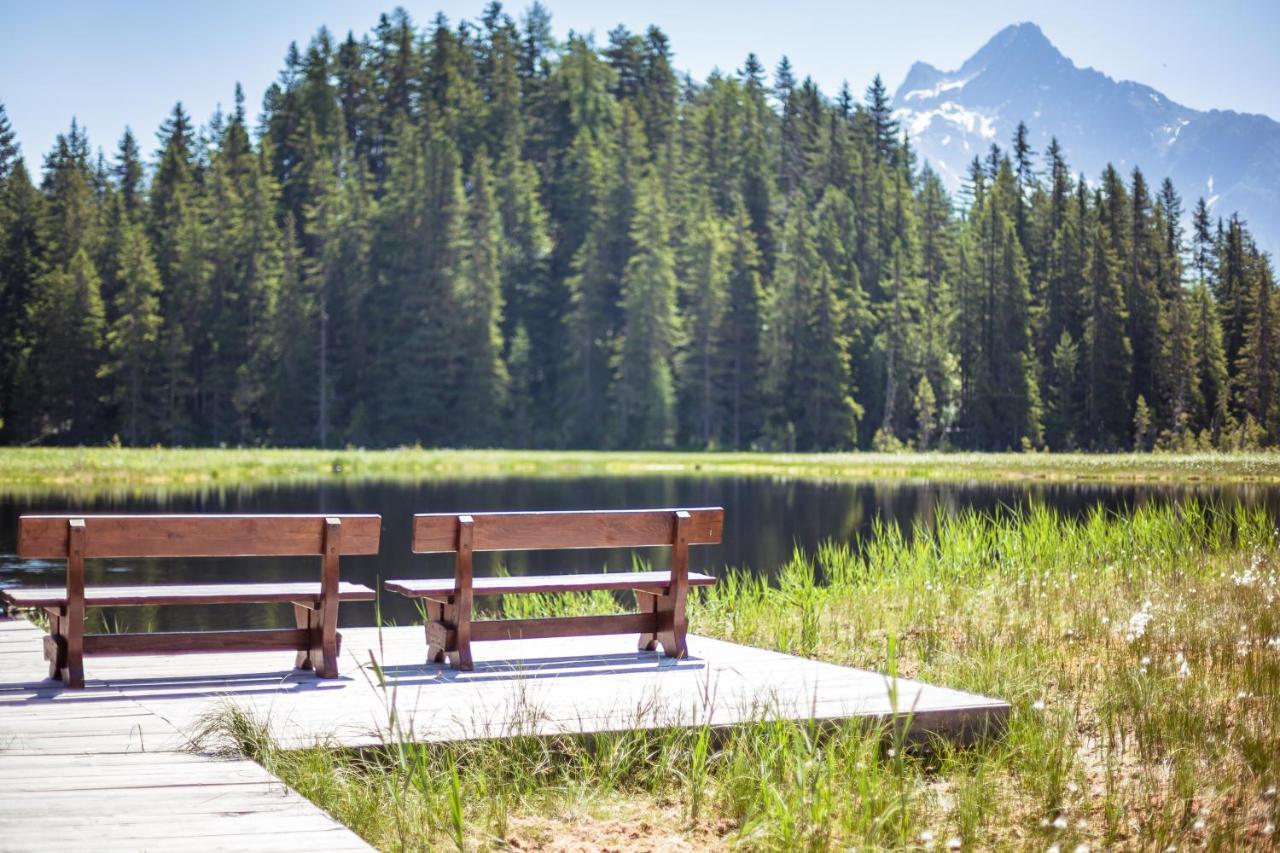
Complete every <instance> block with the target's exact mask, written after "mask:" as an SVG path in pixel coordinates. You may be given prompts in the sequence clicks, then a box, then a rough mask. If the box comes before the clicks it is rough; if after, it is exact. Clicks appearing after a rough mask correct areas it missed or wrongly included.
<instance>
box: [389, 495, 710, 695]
mask: <svg viewBox="0 0 1280 853" xmlns="http://www.w3.org/2000/svg"><path fill="white" fill-rule="evenodd" d="M723 528H724V510H723V509H720V508H719V507H707V508H701V509H648V510H619V511H604V512H490V513H471V514H457V513H432V514H423V515H415V516H414V518H413V552H414V553H415V554H440V553H452V554H454V575H453V577H452V578H443V579H439V580H397V581H388V582H387V589H389V590H392V591H393V592H398V593H400V594H401V595H405V596H408V597H410V598H421V599H424V600H425V602H426V615H427V624H426V632H427V659H428V660H429V661H431V662H434V663H442V662H444V661H445V660H447V661H448V662H449V664H450V665H451V666H453V667H455V668H457V669H462V670H470V669H471V668H472V660H471V643H472V642H475V641H481V640H509V639H533V638H535V637H566V636H585V635H596V634H629V633H632V632H635V633H638V634H639V635H640V648H641V649H643V650H646V651H654V650H655V649H656V648H657V647H658V646H659V645H661V646H662V650H663V653H664V654H666V655H667V656H668V657H675V658H682V657H685V656H686V655H687V654H688V649H687V647H686V645H685V631H686V627H687V621H686V618H685V599H686V597H687V595H688V590H689V587H690V586H708V585H710V584H713V583H715V578H713V577H711V576H709V575H704V574H698V573H690V572H689V546H690V545H714V544H716V543H718V542H719V541H720V536H721V532H722V530H723ZM664 545H665V546H668V547H670V548H671V569H670V570H669V571H656V572H616V573H608V574H589V575H546V576H538V577H486V578H473V577H472V572H471V567H472V554H473V552H475V551H530V550H546V549H571V548H641V547H651V546H664ZM597 589H603V590H625V589H630V590H632V591H633V592H634V593H635V597H636V602H637V604H638V605H639V612H637V613H628V614H622V615H611V616H573V617H561V618H553V619H489V620H481V621H472V612H473V601H474V598H475V596H477V595H513V594H519V593H528V592H543V593H548V592H583V591H589V590H597Z"/></svg>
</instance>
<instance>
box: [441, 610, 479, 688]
mask: <svg viewBox="0 0 1280 853" xmlns="http://www.w3.org/2000/svg"><path fill="white" fill-rule="evenodd" d="M463 606H465V605H462V604H459V603H458V601H457V599H456V598H455V597H453V596H450V598H449V603H448V604H446V605H444V621H445V622H448V623H449V624H451V625H453V626H454V627H453V638H454V639H453V643H452V646H453V648H445V649H444V657H445V660H447V661H448V662H449V666H451V667H453V668H454V669H458V670H462V671H463V672H471V670H473V669H475V664H474V663H472V661H471V637H470V636H463V631H462V630H461V628H462V622H461V618H462V617H463V616H464V614H463V612H462V608H463ZM465 618H466V619H467V622H468V624H469V623H470V618H471V614H470V613H467V614H465Z"/></svg>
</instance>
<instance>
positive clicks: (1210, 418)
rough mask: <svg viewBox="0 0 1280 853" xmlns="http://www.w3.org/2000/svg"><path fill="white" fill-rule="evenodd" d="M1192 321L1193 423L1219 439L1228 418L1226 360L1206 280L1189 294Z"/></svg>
mask: <svg viewBox="0 0 1280 853" xmlns="http://www.w3.org/2000/svg"><path fill="white" fill-rule="evenodd" d="M1189 297H1190V303H1191V321H1192V332H1191V341H1192V353H1193V360H1192V366H1193V372H1192V424H1193V425H1194V426H1195V427H1196V428H1198V429H1199V430H1201V431H1205V430H1207V431H1208V432H1209V433H1210V434H1211V435H1213V436H1217V435H1218V434H1219V432H1220V431H1221V430H1222V428H1223V427H1224V426H1226V422H1227V417H1228V402H1229V399H1228V398H1229V391H1228V388H1227V357H1226V351H1225V348H1224V347H1223V343H1222V324H1221V322H1220V321H1219V317H1218V308H1217V305H1215V304H1214V301H1213V295H1212V294H1211V293H1210V292H1209V287H1208V285H1206V284H1205V283H1204V281H1203V280H1201V281H1198V282H1197V283H1196V284H1195V285H1194V286H1192V288H1191V292H1190V294H1189Z"/></svg>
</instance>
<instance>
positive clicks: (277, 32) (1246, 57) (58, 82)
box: [0, 0, 1280, 163]
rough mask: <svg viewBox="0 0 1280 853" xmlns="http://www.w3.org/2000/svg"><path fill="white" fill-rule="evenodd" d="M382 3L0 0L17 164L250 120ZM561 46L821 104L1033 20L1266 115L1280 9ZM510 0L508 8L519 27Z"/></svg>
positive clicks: (643, 23) (1113, 1)
mask: <svg viewBox="0 0 1280 853" xmlns="http://www.w3.org/2000/svg"><path fill="white" fill-rule="evenodd" d="M485 2H486V0H467V2H456V0H429V2H408V1H407V0H406V2H403V3H401V5H403V6H404V7H405V8H406V9H407V10H408V11H409V13H410V14H411V15H412V17H413V18H414V20H415V21H416V22H418V23H419V24H420V25H424V24H426V23H428V22H430V21H431V19H432V18H433V17H434V16H435V14H436V13H437V12H444V14H445V15H447V16H448V17H449V19H450V21H451V22H453V23H457V21H458V20H460V19H463V18H466V19H471V20H475V19H478V18H479V16H480V14H481V12H482V10H483V8H484V5H485ZM393 5H394V0H381V1H379V0H341V2H339V0H266V2H263V1H262V0H219V2H208V0H201V2H196V0H132V2H123V0H96V2H87V0H38V2H37V0H25V2H23V1H22V0H0V103H3V104H4V105H5V109H6V110H7V112H8V114H9V120H10V122H11V123H12V124H13V126H14V129H15V131H16V132H17V135H18V140H19V142H20V143H21V145H22V149H23V154H24V155H25V156H26V157H27V160H28V162H32V163H35V162H39V161H41V160H42V159H43V156H44V154H45V153H46V152H47V151H48V150H49V149H50V147H51V146H52V144H53V142H54V139H55V137H56V135H57V134H58V133H60V132H63V131H65V130H66V128H67V127H68V126H69V125H70V122H71V119H72V117H75V118H76V119H77V120H78V121H79V123H80V124H81V125H82V126H84V127H86V128H87V129H88V131H89V138H90V143H91V144H92V146H93V147H94V148H103V149H104V150H106V151H107V152H108V153H112V152H114V150H115V148H116V144H117V142H118V140H119V138H120V135H121V133H122V132H123V130H124V128H125V127H126V126H129V127H131V128H132V129H133V130H134V132H135V134H136V135H137V136H138V137H139V139H140V141H141V143H142V146H143V150H144V152H147V153H148V154H150V153H151V152H153V151H154V149H155V147H156V144H155V132H156V130H157V128H158V127H159V126H160V123H161V121H163V119H164V117H165V115H167V114H168V112H169V111H170V110H171V109H172V107H173V104H174V103H175V102H177V101H182V102H183V104H184V105H185V106H186V107H187V110H188V112H189V113H191V114H192V115H193V116H194V117H195V118H196V120H197V121H199V122H201V123H203V122H204V121H207V120H208V118H209V116H211V115H212V114H213V112H214V110H215V109H216V108H217V107H218V106H219V104H221V105H222V106H223V107H229V106H230V104H231V101H232V96H233V91H234V87H235V84H236V83H237V82H240V83H242V84H243V85H244V88H245V93H246V98H247V101H248V104H249V107H250V111H251V113H253V114H256V113H257V111H258V108H259V106H260V104H261V101H262V94H263V92H265V91H266V88H267V86H269V85H270V83H271V82H272V81H273V80H274V79H275V78H276V76H277V75H278V74H279V71H280V69H281V67H282V66H283V57H284V55H285V50H286V49H287V47H288V45H289V42H290V41H295V40H296V41H298V42H299V43H300V44H305V42H306V41H307V40H308V39H309V38H310V37H311V36H312V35H313V34H314V33H315V32H316V30H317V29H318V28H319V27H321V26H327V27H328V28H329V29H330V30H331V31H332V32H334V33H335V34H336V35H337V36H339V37H341V36H345V35H346V33H347V31H348V30H352V31H354V32H355V33H356V34H357V36H359V35H362V34H363V33H365V32H367V31H368V30H370V29H371V28H372V27H373V25H374V24H375V23H376V21H377V18H378V15H379V13H381V12H383V11H389V10H390V9H391V8H392V7H393ZM544 5H546V6H547V8H548V9H549V10H550V12H551V15H552V24H553V27H554V29H555V32H556V35H557V37H563V36H564V35H565V34H566V33H567V32H568V31H569V30H574V31H576V32H594V33H595V34H596V36H597V40H598V42H600V43H603V42H604V41H605V37H606V34H607V32H608V31H609V30H610V29H611V28H613V27H614V26H615V25H616V24H618V23H622V24H625V25H626V26H627V27H628V28H630V29H632V30H634V31H641V30H643V29H644V28H645V27H647V26H648V25H649V24H651V23H653V24H657V25H658V26H659V27H661V28H662V29H663V30H664V31H666V33H667V35H668V36H669V37H670V41H671V46H672V48H673V51H674V54H675V57H674V61H675V66H676V68H677V69H679V70H680V71H682V72H683V71H688V72H690V73H692V74H693V76H694V77H695V78H698V79H701V78H704V77H705V76H706V75H707V74H708V72H710V71H711V70H712V69H714V68H720V69H721V70H724V71H732V70H734V69H737V68H739V67H741V65H742V60H743V58H744V57H745V56H746V55H747V53H748V52H750V51H755V52H756V53H757V54H758V55H759V56H760V57H761V59H762V60H763V61H764V63H765V65H766V67H768V68H770V69H772V68H773V67H774V66H775V65H776V64H777V62H778V60H779V59H780V58H781V57H782V56H783V55H784V54H786V55H788V56H789V57H790V58H791V60H792V64H793V66H794V67H795V69H796V72H797V73H798V74H799V75H800V76H801V77H803V76H805V75H809V76H812V77H813V78H814V80H815V81H817V83H818V84H819V85H820V86H821V87H822V89H823V90H824V91H826V92H828V93H834V92H835V91H836V90H837V89H838V88H839V86H840V84H841V82H842V81H845V80H847V81H849V83H850V85H851V86H852V87H853V89H854V90H855V91H856V92H861V91H863V90H864V89H865V87H866V85H867V83H868V82H870V80H871V78H872V77H873V76H874V75H875V74H876V73H880V74H881V75H883V77H884V80H885V83H886V85H887V86H888V88H889V90H890V92H892V91H894V90H895V89H897V87H898V84H899V83H901V82H902V79H903V77H904V76H905V75H906V72H907V69H908V68H909V67H910V66H911V63H912V62H914V61H916V60H923V61H925V62H929V63H931V64H932V65H935V66H937V67H938V68H941V69H943V70H950V69H954V68H956V67H958V66H959V65H960V64H961V63H962V62H963V61H964V60H965V59H966V58H967V57H968V56H970V55H971V54H972V53H974V52H975V51H976V50H977V49H978V48H980V47H981V46H982V45H983V44H984V43H985V42H986V40H987V39H989V38H990V37H991V36H992V35H994V34H995V33H996V32H997V31H999V30H1000V29H1001V28H1003V27H1005V26H1007V25H1009V24H1012V23H1016V22H1019V21H1034V22H1035V23H1037V24H1039V25H1040V27H1041V28H1042V29H1043V30H1044V32H1045V35H1046V36H1048V38H1049V40H1050V41H1052V42H1053V43H1054V44H1055V45H1056V46H1057V47H1058V49H1059V50H1061V51H1062V52H1063V53H1064V54H1066V55H1067V56H1068V57H1070V58H1071V59H1072V60H1073V61H1075V63H1076V64H1077V65H1080V66H1093V67H1094V68H1097V69H1098V70H1100V71H1103V72H1104V73H1106V74H1108V75H1110V76H1112V77H1115V78H1117V79H1129V80H1136V81H1138V82H1142V83H1146V84H1148V85H1150V86H1153V87H1155V88H1156V89H1158V90H1160V91H1162V92H1163V93H1164V94H1165V95H1167V96H1168V97H1170V98H1172V99H1173V100H1175V101H1178V102H1180V103H1183V104H1185V105H1187V106H1190V107H1194V108H1197V109H1212V108H1219V109H1234V110H1239V111H1244V112H1257V113H1264V114H1266V115H1270V116H1272V117H1273V118H1277V119H1280V86H1277V85H1276V81H1277V80H1280V51H1278V50H1277V49H1276V43H1277V40H1278V39H1280V3H1275V2H1270V0H1219V2H1216V3H1211V2H1208V0H1201V2H1191V1H1190V0H1160V2H1148V0H1141V2H1139V0H1071V1H1070V2H1066V0H1059V2H1025V0H1024V2H1013V0H968V2H959V0H950V2H948V0H928V1H927V2H910V3H908V2H901V1H900V0H899V2H894V0H878V2H863V1H862V0H858V2H843V3H841V2H831V1H830V0H788V2H785V3H779V2H763V0H738V2H720V0H716V2H709V0H680V2H676V0H649V2H646V3H635V2H622V0H544ZM524 8H525V4H524V0H517V2H516V3H511V4H508V5H507V10H508V11H509V12H511V13H513V14H516V15H518V14H519V13H520V12H521V11H523V9H524Z"/></svg>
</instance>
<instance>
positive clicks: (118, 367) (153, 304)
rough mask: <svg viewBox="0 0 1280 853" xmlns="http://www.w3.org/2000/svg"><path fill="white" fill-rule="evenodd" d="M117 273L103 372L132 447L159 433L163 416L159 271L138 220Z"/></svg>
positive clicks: (125, 240)
mask: <svg viewBox="0 0 1280 853" xmlns="http://www.w3.org/2000/svg"><path fill="white" fill-rule="evenodd" d="M114 277H115V278H116V280H117V281H118V283H119V284H118V291H117V293H116V295H115V303H116V306H115V312H114V313H115V317H116V319H115V321H114V322H112V324H111V326H110V328H108V329H107V333H106V348H107V363H106V370H105V376H106V377H107V379H108V380H109V382H110V385H111V388H110V391H109V396H110V399H111V401H112V402H113V403H114V404H115V405H116V406H117V407H118V409H119V412H118V418H119V423H120V433H119V434H120V438H121V439H122V440H123V441H124V443H125V444H129V445H139V444H145V443H148V442H150V441H151V440H152V439H153V438H154V437H155V432H154V424H155V423H156V421H157V420H158V416H159V415H160V414H161V409H160V408H159V404H160V403H161V399H160V394H159V379H160V377H159V376H158V371H157V368H158V366H159V364H160V360H159V355H160V351H159V341H160V322H161V320H160V313H159V312H160V299H159V292H160V275H159V273H158V272H157V271H156V265H155V261H154V260H153V259H152V257H151V245H150V243H148V241H147V235H146V232H145V231H143V229H142V226H141V225H140V224H135V223H128V224H126V225H125V227H124V229H123V234H122V238H121V241H120V249H119V254H118V255H117V258H116V261H115V272H114Z"/></svg>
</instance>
